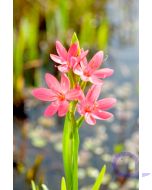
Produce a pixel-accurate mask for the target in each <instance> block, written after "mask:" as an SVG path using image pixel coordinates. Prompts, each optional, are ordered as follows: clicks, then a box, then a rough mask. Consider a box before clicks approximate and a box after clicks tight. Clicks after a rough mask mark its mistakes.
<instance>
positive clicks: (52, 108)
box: [44, 102, 59, 117]
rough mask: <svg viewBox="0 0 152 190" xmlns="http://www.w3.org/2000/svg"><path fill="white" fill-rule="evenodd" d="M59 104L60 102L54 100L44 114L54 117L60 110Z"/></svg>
mask: <svg viewBox="0 0 152 190" xmlns="http://www.w3.org/2000/svg"><path fill="white" fill-rule="evenodd" d="M58 107H59V104H58V102H52V104H51V105H49V106H48V107H47V108H46V110H45V111H44V116H46V117H48V116H50V117H52V116H53V115H54V114H55V113H56V112H57V110H58Z"/></svg>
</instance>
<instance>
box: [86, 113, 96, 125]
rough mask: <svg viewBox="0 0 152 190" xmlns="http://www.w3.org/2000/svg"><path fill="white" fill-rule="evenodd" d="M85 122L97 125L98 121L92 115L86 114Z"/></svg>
mask: <svg viewBox="0 0 152 190" xmlns="http://www.w3.org/2000/svg"><path fill="white" fill-rule="evenodd" d="M85 120H86V122H87V123H88V124H89V125H95V124H96V120H95V118H94V117H93V116H92V114H90V113H86V114H85Z"/></svg>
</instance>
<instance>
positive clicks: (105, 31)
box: [97, 19, 109, 50]
mask: <svg viewBox="0 0 152 190" xmlns="http://www.w3.org/2000/svg"><path fill="white" fill-rule="evenodd" d="M108 39H109V23H108V20H106V19H105V20H104V21H103V22H102V23H101V25H100V27H99V29H98V32H97V41H98V47H99V48H100V49H103V50H104V49H106V48H107V45H108Z"/></svg>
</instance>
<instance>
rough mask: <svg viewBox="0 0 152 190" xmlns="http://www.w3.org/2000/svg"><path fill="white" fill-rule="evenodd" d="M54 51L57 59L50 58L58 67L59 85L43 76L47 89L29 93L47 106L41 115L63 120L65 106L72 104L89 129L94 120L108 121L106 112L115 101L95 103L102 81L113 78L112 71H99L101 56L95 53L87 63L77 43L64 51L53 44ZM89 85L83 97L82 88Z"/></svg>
mask: <svg viewBox="0 0 152 190" xmlns="http://www.w3.org/2000/svg"><path fill="white" fill-rule="evenodd" d="M56 51H57V54H58V55H54V54H50V57H51V59H52V60H53V61H54V62H56V63H57V64H58V65H57V68H58V70H59V71H60V72H61V81H60V82H59V81H58V80H57V79H56V78H55V77H54V76H53V75H51V74H49V73H47V74H45V81H46V84H47V86H48V88H37V89H34V90H33V95H34V96H35V97H36V98H37V99H39V100H42V101H49V102H51V104H50V105H49V106H48V107H47V108H46V110H45V112H44V115H45V116H49V117H51V116H53V115H54V114H55V113H58V116H60V117H63V116H65V115H66V113H67V112H68V111H69V103H70V102H71V101H74V102H75V103H76V110H77V111H78V113H79V114H80V115H81V117H84V119H85V121H86V122H87V123H88V124H90V125H94V124H95V123H96V119H100V120H106V119H109V118H111V117H112V114H111V113H110V112H107V111H106V110H107V109H110V108H111V107H113V106H114V104H115V103H116V100H115V99H114V98H104V99H100V100H97V99H98V97H99V95H100V92H101V88H102V86H103V80H102V79H104V78H106V77H109V76H111V75H112V74H113V70H112V69H109V68H102V69H100V67H101V65H102V63H103V58H104V55H103V52H102V51H99V52H97V53H96V54H95V55H94V56H93V58H92V59H91V60H90V61H89V62H88V61H87V54H88V50H87V51H84V50H83V49H80V47H79V43H78V41H77V42H74V43H72V44H71V45H70V48H69V50H68V51H67V50H66V49H65V48H64V47H63V45H62V44H61V43H60V42H59V41H56ZM90 83H91V85H92V86H91V87H90V88H89V90H88V92H87V93H86V96H85V94H84V90H85V87H86V85H87V84H90Z"/></svg>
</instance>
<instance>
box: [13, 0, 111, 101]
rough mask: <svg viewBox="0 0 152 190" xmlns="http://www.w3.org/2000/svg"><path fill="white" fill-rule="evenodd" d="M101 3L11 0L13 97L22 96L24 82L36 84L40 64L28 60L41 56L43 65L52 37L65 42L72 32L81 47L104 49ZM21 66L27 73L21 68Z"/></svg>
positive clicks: (106, 35) (105, 35)
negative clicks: (75, 33) (12, 18)
mask: <svg viewBox="0 0 152 190" xmlns="http://www.w3.org/2000/svg"><path fill="white" fill-rule="evenodd" d="M105 2H106V0H104V1H101V2H100V1H98V3H97V2H94V0H87V1H82V2H81V3H80V1H79V0H73V1H70V0H64V1H63V0H54V1H45V2H44V1H39V0H35V1H31V2H30V3H29V1H28V0H25V1H20V0H15V1H14V10H15V11H14V99H15V98H20V97H23V88H24V85H39V83H40V70H39V68H38V67H40V66H41V65H40V66H37V65H38V64H37V65H36V64H35V63H36V61H35V62H31V61H32V60H37V59H41V58H42V60H43V62H44V63H45V64H43V65H44V67H45V66H46V65H47V64H48V63H49V60H48V59H49V53H50V52H53V51H54V41H55V40H56V39H59V40H60V41H62V42H64V43H68V42H70V38H71V36H72V33H73V32H74V31H76V32H77V34H78V36H79V38H80V43H81V45H82V46H89V47H90V48H91V47H92V48H100V49H105V48H107V42H108V38H109V32H108V31H109V27H108V21H107V19H106V14H105V12H104V4H105ZM98 7H100V9H99V8H98ZM16 10H17V11H16ZM76 38H77V37H76V36H75V35H74V36H73V39H72V40H73V42H74V41H77V39H76ZM25 65H26V68H29V69H30V72H29V70H26V71H25V70H24V68H25ZM28 65H29V66H28ZM24 73H26V75H24ZM27 73H28V74H27ZM29 75H30V76H29ZM25 77H26V78H25Z"/></svg>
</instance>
